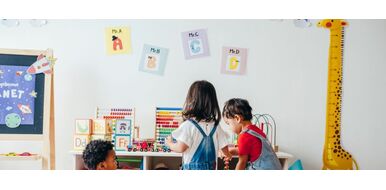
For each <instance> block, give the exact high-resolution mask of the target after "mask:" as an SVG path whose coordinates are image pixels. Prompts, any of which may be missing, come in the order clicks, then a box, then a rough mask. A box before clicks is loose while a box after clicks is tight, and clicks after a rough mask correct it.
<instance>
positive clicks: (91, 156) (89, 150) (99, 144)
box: [83, 140, 114, 170]
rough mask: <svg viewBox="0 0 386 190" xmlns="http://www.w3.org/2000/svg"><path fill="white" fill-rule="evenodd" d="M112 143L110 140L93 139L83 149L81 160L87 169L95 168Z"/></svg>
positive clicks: (102, 159) (110, 148)
mask: <svg viewBox="0 0 386 190" xmlns="http://www.w3.org/2000/svg"><path fill="white" fill-rule="evenodd" d="M113 147H114V145H113V144H111V142H110V141H104V140H93V141H91V142H90V143H89V144H88V145H87V146H86V149H84V151H83V161H84V164H85V165H86V167H87V169H89V170H96V168H97V165H98V164H99V163H101V162H103V161H105V160H106V158H107V155H108V153H109V151H110V150H113Z"/></svg>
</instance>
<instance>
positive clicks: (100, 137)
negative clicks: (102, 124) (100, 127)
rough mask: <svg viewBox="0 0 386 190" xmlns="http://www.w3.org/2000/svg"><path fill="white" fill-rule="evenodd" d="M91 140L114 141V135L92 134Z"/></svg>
mask: <svg viewBox="0 0 386 190" xmlns="http://www.w3.org/2000/svg"><path fill="white" fill-rule="evenodd" d="M91 140H92V141H93V140H105V141H112V135H111V134H107V135H91Z"/></svg>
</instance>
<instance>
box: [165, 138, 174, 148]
mask: <svg viewBox="0 0 386 190" xmlns="http://www.w3.org/2000/svg"><path fill="white" fill-rule="evenodd" d="M171 144H173V138H172V136H168V137H167V138H166V145H168V146H170V145H171Z"/></svg>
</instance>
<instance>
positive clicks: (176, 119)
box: [154, 107, 182, 152]
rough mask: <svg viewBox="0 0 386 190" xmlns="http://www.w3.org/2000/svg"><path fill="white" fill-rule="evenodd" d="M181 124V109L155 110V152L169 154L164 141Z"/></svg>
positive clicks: (160, 108) (158, 108)
mask: <svg viewBox="0 0 386 190" xmlns="http://www.w3.org/2000/svg"><path fill="white" fill-rule="evenodd" d="M181 122H182V108H164V107H157V108H156V128H155V145H154V147H155V151H156V152H158V151H163V152H170V151H171V150H170V149H169V147H168V146H166V145H165V139H166V138H167V137H168V136H170V135H171V134H172V132H173V131H174V130H175V129H177V128H178V126H179V125H180V124H181Z"/></svg>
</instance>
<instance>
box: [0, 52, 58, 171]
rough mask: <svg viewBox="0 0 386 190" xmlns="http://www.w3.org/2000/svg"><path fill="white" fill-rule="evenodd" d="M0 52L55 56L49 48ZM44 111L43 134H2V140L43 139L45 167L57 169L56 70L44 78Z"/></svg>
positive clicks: (42, 156) (0, 135)
mask: <svg viewBox="0 0 386 190" xmlns="http://www.w3.org/2000/svg"><path fill="white" fill-rule="evenodd" d="M0 54H8V55H33V56H35V55H36V56H38V55H40V54H44V55H46V56H53V51H52V50H51V49H48V50H16V49H0ZM43 107H44V108H43V109H44V111H43V134H42V135H34V134H31V135H29V134H25V135H23V134H20V135H18V134H0V139H1V140H9V141H43V150H42V155H41V158H42V159H43V169H51V170H53V169H55V119H54V71H53V69H52V73H51V74H49V75H45V78H44V106H43Z"/></svg>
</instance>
